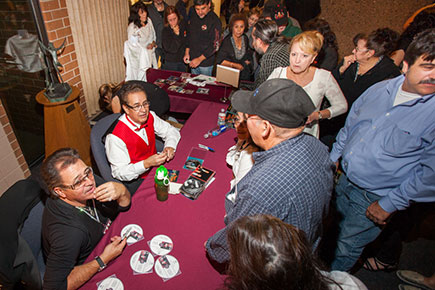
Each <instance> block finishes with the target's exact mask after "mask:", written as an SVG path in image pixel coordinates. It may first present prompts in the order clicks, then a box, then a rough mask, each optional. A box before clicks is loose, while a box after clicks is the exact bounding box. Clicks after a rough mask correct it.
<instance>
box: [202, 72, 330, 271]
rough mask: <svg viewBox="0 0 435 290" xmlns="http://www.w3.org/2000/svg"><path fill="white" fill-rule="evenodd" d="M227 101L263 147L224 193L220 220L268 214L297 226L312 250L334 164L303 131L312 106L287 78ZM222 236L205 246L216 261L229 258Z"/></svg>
mask: <svg viewBox="0 0 435 290" xmlns="http://www.w3.org/2000/svg"><path fill="white" fill-rule="evenodd" d="M231 103H232V105H233V107H234V109H235V110H237V111H238V115H239V118H243V119H244V120H246V125H247V127H248V130H249V133H250V135H251V137H252V140H253V141H254V143H255V144H257V146H259V147H260V148H262V149H263V150H264V151H261V152H254V153H252V156H253V159H254V166H253V167H252V169H251V170H250V171H249V172H248V173H247V174H246V175H245V177H243V178H242V179H241V180H240V181H239V182H238V183H237V184H236V185H235V186H234V187H233V188H232V189H231V191H230V192H229V193H228V194H227V196H226V199H225V209H226V216H225V219H224V221H225V224H226V225H227V226H228V225H229V224H230V223H231V222H233V221H235V220H237V219H238V218H239V217H242V216H249V215H254V214H262V213H264V214H270V215H273V216H275V217H277V218H279V219H281V220H283V221H284V222H286V223H288V224H292V225H294V226H296V227H298V228H299V229H301V230H303V231H304V232H305V234H306V235H307V238H308V240H309V241H310V242H311V244H312V245H313V248H314V249H315V248H316V247H317V246H318V244H319V241H320V234H321V226H322V218H323V216H324V214H325V212H326V211H327V209H328V205H329V200H330V196H331V191H332V184H333V182H332V176H333V167H334V164H333V163H332V162H331V160H330V159H329V153H328V148H327V147H326V146H325V145H323V144H322V143H321V142H320V141H319V140H317V139H316V138H314V137H312V136H311V135H308V134H304V133H303V130H304V128H305V122H306V120H307V117H308V116H309V115H310V114H311V113H312V112H313V111H314V110H315V107H314V104H313V103H312V101H311V99H310V97H309V96H308V95H307V93H306V92H305V91H304V90H303V89H302V88H301V87H300V86H298V85H297V84H295V83H294V82H293V81H291V80H288V79H271V80H268V81H266V82H264V83H263V84H262V85H260V86H259V87H258V88H257V89H256V90H255V91H253V92H250V91H242V90H240V91H237V92H235V93H234V95H233V97H232V100H231ZM234 195H235V198H234V197H233V196H234ZM226 239H227V237H226V228H224V229H222V230H220V231H219V232H217V233H216V234H214V235H213V236H212V237H211V238H209V239H208V241H207V242H206V245H205V246H206V250H207V252H208V254H209V256H210V257H211V258H212V259H214V260H215V261H217V262H219V263H223V262H227V261H228V259H229V251H228V245H227V241H226Z"/></svg>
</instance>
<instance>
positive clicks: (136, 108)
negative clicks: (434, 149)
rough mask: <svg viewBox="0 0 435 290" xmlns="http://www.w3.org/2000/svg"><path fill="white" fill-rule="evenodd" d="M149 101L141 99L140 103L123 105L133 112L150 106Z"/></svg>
mask: <svg viewBox="0 0 435 290" xmlns="http://www.w3.org/2000/svg"><path fill="white" fill-rule="evenodd" d="M150 104H151V102H150V101H148V100H146V101H143V103H142V104H137V105H135V106H130V105H129V104H127V103H125V104H124V105H126V106H127V108H129V109H132V110H133V111H135V112H139V111H140V110H141V109H142V108H148V107H149V106H150Z"/></svg>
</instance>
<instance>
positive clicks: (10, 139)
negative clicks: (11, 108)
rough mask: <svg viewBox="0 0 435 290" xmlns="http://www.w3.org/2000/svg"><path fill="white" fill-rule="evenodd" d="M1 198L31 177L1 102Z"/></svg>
mask: <svg viewBox="0 0 435 290" xmlns="http://www.w3.org/2000/svg"><path fill="white" fill-rule="evenodd" d="M0 125H1V126H0V127H1V128H0V148H1V150H0V196H1V195H2V194H3V193H4V192H5V191H6V190H7V189H8V188H9V187H10V186H11V185H13V184H14V183H15V182H16V181H18V180H20V179H23V178H27V177H28V176H30V170H29V167H28V166H27V163H26V160H25V159H24V156H23V152H22V151H21V148H20V145H19V144H18V141H17V138H16V136H15V134H14V132H13V130H12V127H11V124H10V123H9V119H8V116H7V115H6V111H5V109H4V107H3V104H2V102H1V101H0Z"/></svg>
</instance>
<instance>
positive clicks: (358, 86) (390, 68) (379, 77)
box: [332, 56, 400, 108]
mask: <svg viewBox="0 0 435 290" xmlns="http://www.w3.org/2000/svg"><path fill="white" fill-rule="evenodd" d="M342 65H343V61H341V63H340V64H339V65H338V66H337V67H336V69H334V70H333V71H332V74H333V75H334V78H335V79H336V80H337V82H338V84H339V86H340V88H341V90H342V91H343V94H344V96H345V97H346V100H347V103H348V106H349V108H350V107H351V106H352V104H353V102H355V100H356V99H357V98H358V97H359V96H360V95H361V94H362V93H363V92H364V91H365V90H367V89H368V88H369V87H371V86H372V85H374V84H375V83H378V82H380V81H383V80H386V79H391V78H394V77H397V76H399V75H400V69H399V68H398V67H397V66H396V65H395V64H394V62H393V61H392V60H391V59H390V58H389V57H387V56H384V57H383V58H382V60H381V61H380V62H379V63H378V64H376V65H375V66H374V67H372V68H371V69H370V70H369V71H368V72H366V73H365V74H363V75H361V76H358V77H357V78H356V80H355V75H356V73H357V71H356V70H357V63H356V62H354V63H353V64H351V65H350V66H349V67H348V68H347V70H346V71H345V72H344V73H343V74H340V72H339V69H340V67H341V66H342Z"/></svg>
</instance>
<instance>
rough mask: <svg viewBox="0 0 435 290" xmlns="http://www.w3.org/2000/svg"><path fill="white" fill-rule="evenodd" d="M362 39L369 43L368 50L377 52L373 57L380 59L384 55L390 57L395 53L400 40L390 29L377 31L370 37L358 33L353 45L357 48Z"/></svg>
mask: <svg viewBox="0 0 435 290" xmlns="http://www.w3.org/2000/svg"><path fill="white" fill-rule="evenodd" d="M361 39H363V40H365V41H366V42H367V44H366V47H367V49H370V50H374V51H375V53H374V55H373V56H375V57H379V56H383V55H389V54H391V53H392V52H393V51H394V49H395V47H396V43H397V40H398V39H399V34H398V33H397V32H396V31H394V30H391V29H390V28H379V29H376V30H375V31H372V32H371V33H370V34H369V35H368V36H367V35H365V34H364V33H358V34H357V35H355V37H354V38H353V43H354V44H355V46H357V45H358V41H359V40H361Z"/></svg>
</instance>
